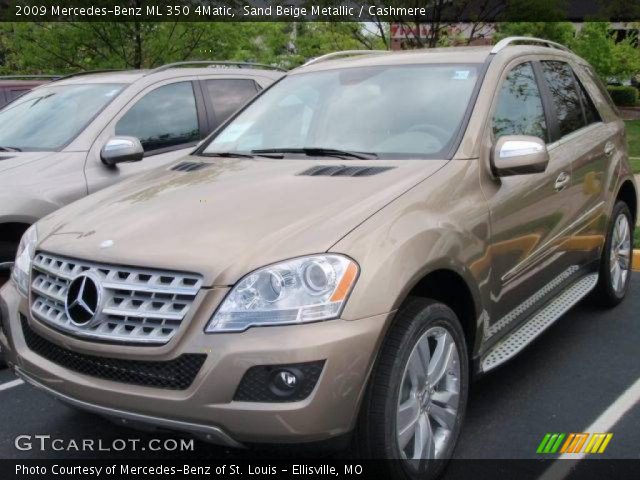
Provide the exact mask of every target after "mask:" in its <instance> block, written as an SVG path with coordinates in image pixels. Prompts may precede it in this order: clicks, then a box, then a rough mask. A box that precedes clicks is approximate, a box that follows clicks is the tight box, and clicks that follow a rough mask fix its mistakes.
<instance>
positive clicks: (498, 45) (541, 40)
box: [491, 37, 571, 53]
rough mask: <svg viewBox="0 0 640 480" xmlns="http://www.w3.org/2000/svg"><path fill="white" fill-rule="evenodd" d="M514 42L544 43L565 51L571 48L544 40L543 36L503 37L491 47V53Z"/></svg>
mask: <svg viewBox="0 0 640 480" xmlns="http://www.w3.org/2000/svg"><path fill="white" fill-rule="evenodd" d="M516 42H521V43H533V44H538V45H546V46H547V47H550V48H557V49H559V50H564V51H565V52H570V51H571V49H569V48H567V47H565V46H564V45H561V44H559V43H556V42H552V41H551V40H545V39H544V38H536V37H507V38H503V39H502V40H500V41H499V42H498V43H496V44H495V45H494V46H493V48H492V49H491V53H498V52H499V51H500V50H502V49H503V48H505V47H507V46H509V45H511V44H513V43H516Z"/></svg>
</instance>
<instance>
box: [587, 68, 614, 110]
mask: <svg viewBox="0 0 640 480" xmlns="http://www.w3.org/2000/svg"><path fill="white" fill-rule="evenodd" d="M583 67H584V68H583V71H584V72H587V74H588V75H589V78H591V80H592V81H593V83H595V85H596V87H598V90H599V91H600V95H602V97H603V98H604V99H605V100H606V101H607V103H608V104H609V106H610V107H611V108H612V109H613V111H614V112H617V111H618V107H616V106H615V104H614V103H613V100H611V96H610V95H609V92H608V91H607V87H606V85H605V84H604V83H603V82H602V80H600V77H599V76H598V74H597V73H596V72H595V70H594V69H593V67H592V66H591V65H583Z"/></svg>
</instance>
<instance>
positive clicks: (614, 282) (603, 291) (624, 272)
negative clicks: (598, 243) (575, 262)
mask: <svg viewBox="0 0 640 480" xmlns="http://www.w3.org/2000/svg"><path fill="white" fill-rule="evenodd" d="M631 218H632V217H631V212H630V211H629V207H628V206H627V204H626V203H624V202H617V203H616V205H615V206H614V208H613V214H612V216H611V222H610V225H609V231H608V233H607V238H606V240H605V244H604V248H603V251H602V258H601V260H600V277H599V279H598V286H597V288H596V291H595V298H596V300H597V302H598V303H600V304H601V305H602V306H605V307H615V306H616V305H618V304H619V303H620V302H621V301H622V300H623V299H624V297H625V295H626V294H627V290H628V289H629V279H630V278H631V257H632V253H633V252H632V243H633V242H632V238H633V233H632V232H633V229H632V227H631V225H632V220H631Z"/></svg>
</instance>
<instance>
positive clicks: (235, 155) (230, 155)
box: [200, 152, 253, 158]
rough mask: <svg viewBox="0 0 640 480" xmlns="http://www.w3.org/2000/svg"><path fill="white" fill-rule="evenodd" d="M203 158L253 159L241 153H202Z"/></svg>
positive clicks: (251, 156)
mask: <svg viewBox="0 0 640 480" xmlns="http://www.w3.org/2000/svg"><path fill="white" fill-rule="evenodd" d="M200 156H201V157H222V158H253V155H250V154H248V153H240V152H202V153H200Z"/></svg>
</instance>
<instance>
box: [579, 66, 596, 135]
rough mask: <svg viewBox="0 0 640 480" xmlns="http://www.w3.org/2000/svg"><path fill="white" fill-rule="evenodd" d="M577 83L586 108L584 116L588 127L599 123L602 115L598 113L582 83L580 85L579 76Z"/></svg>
mask: <svg viewBox="0 0 640 480" xmlns="http://www.w3.org/2000/svg"><path fill="white" fill-rule="evenodd" d="M576 82H577V83H578V87H579V88H578V93H579V94H580V100H581V101H582V106H583V107H584V116H585V117H586V121H587V125H591V124H592V123H596V122H599V121H600V120H601V118H600V114H599V113H598V110H597V109H596V106H595V105H594V104H593V101H592V100H591V97H590V96H589V93H588V92H587V90H586V89H585V88H584V86H583V85H582V83H580V80H579V79H578V77H577V76H576Z"/></svg>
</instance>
